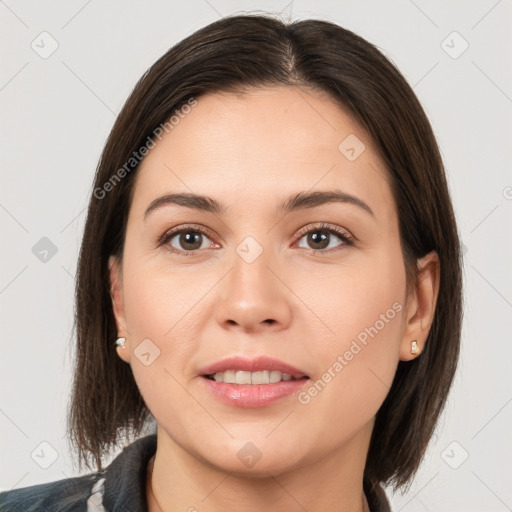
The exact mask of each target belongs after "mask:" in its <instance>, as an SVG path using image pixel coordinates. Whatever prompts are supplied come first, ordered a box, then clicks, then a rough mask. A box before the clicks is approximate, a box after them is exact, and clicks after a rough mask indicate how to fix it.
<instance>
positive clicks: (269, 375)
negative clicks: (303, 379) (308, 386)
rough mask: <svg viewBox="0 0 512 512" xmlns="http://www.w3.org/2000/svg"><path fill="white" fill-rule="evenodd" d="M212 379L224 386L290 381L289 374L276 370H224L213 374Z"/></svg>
mask: <svg viewBox="0 0 512 512" xmlns="http://www.w3.org/2000/svg"><path fill="white" fill-rule="evenodd" d="M213 379H214V380H215V381H217V382H225V383H226V384H273V383H275V382H281V381H288V380H292V379H293V377H292V376H291V375H290V374H289V373H282V372H279V371H277V370H271V371H270V370H263V371H260V372H245V371H241V370H226V371H225V372H217V373H214V374H213Z"/></svg>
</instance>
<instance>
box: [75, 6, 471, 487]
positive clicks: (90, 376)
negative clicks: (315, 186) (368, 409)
mask: <svg viewBox="0 0 512 512" xmlns="http://www.w3.org/2000/svg"><path fill="white" fill-rule="evenodd" d="M272 85H285V86H298V87H307V88H312V89H315V90H318V91H322V92H325V93H327V94H328V95H329V96H330V97H331V98H333V99H334V100H335V101H337V102H338V104H339V105H340V106H341V107H343V108H345V109H348V112H349V113H350V114H351V115H352V116H353V118H354V119H355V120H356V121H357V122H359V124H360V125H361V126H362V127H363V128H364V129H365V130H366V131H367V133H368V134H369V136H370V137H371V139H372V141H373V143H374V146H375V148H376V149H377V151H378V152H379V153H380V156H381V158H382V160H383V162H384V163H385V165H386V167H387V169H388V172H389V176H390V184H391V188H392V191H393V195H394V198H395V201H396V206H397V209H398V216H399V228H400V235H401V244H402V248H403V255H404V261H405V264H406V269H407V276H408V284H409V285H410V284H411V281H412V282H413V283H414V281H415V279H416V278H417V269H416V260H417V259H418V258H421V257H422V256H425V255H426V254H427V253H429V252H430V251H433V250H435V251H436V252H437V254H438V256H439V260H440V267H441V273H442V275H441V281H440V288H439V295H438V301H437V308H436V313H435V316H434V320H433V324H432V327H431V330H430V333H429V336H428V339H427V343H426V346H425V349H424V351H423V352H422V354H421V356H420V357H418V358H416V359H415V360H413V361H410V362H402V361H401V362H399V364H398V368H397V372H396V375H395V378H394V381H393V384H392V387H391V390H390V391H389V394H388V395H387V397H386V399H385V401H384V403H383V404H382V406H381V408H380V409H379V411H378V413H377V416H376V422H375V427H374V429H373V435H372V438H371V443H370V448H369V452H368V457H367V461H366V467H365V475H364V479H365V485H376V484H378V483H379V482H383V483H385V484H389V483H393V484H394V485H395V488H396V487H399V486H402V485H404V484H405V483H407V482H408V481H410V480H411V478H412V476H413V475H414V473H415V471H416V470H417V468H418V466H419V464H420V461H421V459H422V458H423V456H424V453H425V450H426V447H427V444H428V442H429V440H430V438H431V436H432V433H433V430H434V428H435V425H436V422H437V420H438V417H439V415H440V413H441V411H442V409H443V407H444V405H445V401H446V398H447V395H448V391H449V389H450V386H451V383H452V380H453V376H454V372H455V368H456V364H457V360H458V355H459V341H460V328H461V317H462V304H461V303H462V295H461V289H462V282H461V260H460V247H459V238H458V233H457V227H456V223H455V218H454V213H453V209H452V205H451V201H450V196H449V192H448V187H447V183H446V178H445V173H444V168H443V163H442V160H441V156H440V153H439V149H438V146H437V143H436V140H435V137H434V134H433V132H432V128H431V126H430V124H429V122H428V119H427V117H426V115H425V113H424V111H423V109H422V107H421V105H420V104H419V102H418V100H417V98H416V96H415V95H414V93H413V91H412V89H411V87H410V86H409V85H408V84H407V82H406V81H405V79H404V78H403V76H402V75H401V74H400V72H399V71H398V70H397V69H396V67H395V66H394V65H393V64H392V63H391V62H390V61H389V60H388V59H386V58H385V57H384V56H383V54H382V53H381V52H380V51H379V50H378V49H377V48H376V47H375V46H373V45H372V44H370V43H369V42H367V41H366V40H364V39H362V38H361V37H359V36H357V35H356V34H354V33H352V32H350V31H348V30H346V29H344V28H341V27H339V26H338V25H335V24H334V23H330V22H327V21H319V20H304V21H294V22H291V23H284V22H282V21H280V20H278V19H276V18H274V17H271V16H260V15H243V16H239V15H237V16H231V17H226V18H223V19H221V20H219V21H217V22H214V23H212V24H210V25H208V26H206V27H204V28H202V29H200V30H199V31H197V32H195V33H194V34H192V35H191V36H189V37H187V38H186V39H184V40H183V41H181V42H179V43H178V44H176V45H175V46H173V47H172V48H171V49H170V50H169V51H167V53H165V54H164V55H163V56H162V57H161V58H160V59H158V61H157V62H155V63H154V64H153V65H152V66H151V67H150V68H149V69H148V71H147V72H146V73H145V74H144V76H143V77H142V78H141V79H140V80H139V82H138V83H137V85H136V86H135V88H134V90H133V92H132V93H131V95H130V97H129V98H128V100H127V101H126V104H125V105H124V107H123V109H122V111H121V112H120V114H119V116H118V118H117V120H116V122H115V124H114V127H113V129H112V131H111V133H110V135H109V137H108V140H107V142H106V145H105V148H104V151H103V153H102V155H101V159H100V162H99V165H98V168H97V170H96V176H95V180H94V185H93V193H92V195H91V200H90V203H89V209H88V213H87V220H86V224H85V231H84V235H83V240H82V246H81V250H80V255H79V261H78V270H77V278H76V294H75V300H76V304H75V308H76V309H75V325H74V328H75V329H76V367H75V373H74V383H73V391H72V397H71V400H70V406H69V414H68V430H69V434H70V442H71V443H72V445H73V444H74V446H76V448H77V449H78V456H79V457H78V458H79V464H80V465H81V462H82V461H83V462H85V464H86V465H87V466H88V467H91V466H90V464H89V460H88V459H89V458H90V457H91V456H92V457H93V458H94V461H95V463H96V466H97V467H98V468H101V467H102V460H101V459H102V457H103V455H104V454H107V453H108V451H109V450H110V448H111V447H115V446H116V444H117V442H118V437H119V436H120V431H121V430H124V431H125V433H126V432H131V433H133V434H135V435H138V434H140V433H141V431H142V429H143V428H144V427H145V426H147V420H148V419H150V418H151V414H150V412H149V411H148V409H147V407H146V405H145V403H144V401H143V399H142V397H141V395H140V392H139V390H138V388H137V385H136V383H135V381H134V378H133V375H132V372H131V368H130V366H129V365H127V364H126V363H124V362H123V361H122V360H121V359H120V358H119V357H118V355H117V353H116V351H115V348H114V345H113V342H114V340H115V339H116V337H117V330H116V323H115V319H114V315H113V309H112V300H111V295H110V290H109V276H108V258H109V256H110V255H116V256H117V257H118V258H119V259H121V257H122V252H123V245H124V237H125V231H126V223H127V218H128V211H129V208H130V204H131V197H132V194H133V188H134V186H133V184H134V178H135V176H136V172H137V169H138V164H139V162H138V161H135V159H133V158H131V156H132V155H133V153H134V152H136V151H137V150H139V149H140V148H141V147H142V146H143V145H144V144H145V143H146V141H147V140H150V139H151V140H152V137H154V130H155V128H157V127H158V126H159V125H161V124H163V123H165V122H166V121H167V120H168V119H169V118H170V116H171V115H172V114H173V112H175V111H176V110H177V109H178V108H179V107H180V106H183V105H184V104H185V103H186V102H187V101H189V100H191V98H198V97H200V96H201V95H202V94H205V93H208V92H217V91H224V92H238V91H241V90H243V89H245V88H248V87H265V86H272ZM148 137H149V139H148ZM127 163H129V165H127ZM121 168H123V169H125V172H124V173H122V175H123V178H122V179H116V181H113V177H114V174H115V173H116V171H117V170H118V169H121ZM118 176H121V174H120V173H118ZM109 180H110V181H109ZM107 182H108V183H110V186H108V187H107V186H105V185H106V184H107ZM107 190H108V193H107Z"/></svg>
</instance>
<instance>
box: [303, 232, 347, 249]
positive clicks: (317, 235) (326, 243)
mask: <svg viewBox="0 0 512 512" xmlns="http://www.w3.org/2000/svg"><path fill="white" fill-rule="evenodd" d="M333 235H334V238H337V239H338V240H340V241H341V243H340V244H337V245H336V244H335V245H334V247H339V246H343V245H351V243H352V241H351V238H350V237H349V235H348V234H346V233H343V232H341V231H338V230H337V229H334V228H330V227H317V228H313V229H310V230H309V231H306V232H305V233H303V234H302V235H301V236H300V238H299V241H300V240H302V239H303V238H306V243H308V244H310V247H303V248H304V249H312V250H313V251H323V250H324V249H332V248H333V246H332V245H331V242H332V241H333ZM311 245H312V247H311ZM299 247H300V246H299Z"/></svg>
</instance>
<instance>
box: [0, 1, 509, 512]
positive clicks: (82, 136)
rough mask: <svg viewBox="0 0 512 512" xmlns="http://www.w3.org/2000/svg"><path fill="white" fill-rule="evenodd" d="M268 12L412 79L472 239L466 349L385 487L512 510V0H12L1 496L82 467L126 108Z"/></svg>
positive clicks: (425, 502) (6, 73) (429, 500)
mask: <svg viewBox="0 0 512 512" xmlns="http://www.w3.org/2000/svg"><path fill="white" fill-rule="evenodd" d="M261 11H265V12H272V13H281V17H282V18H284V19H289V18H292V19H304V18H316V19H325V20H330V21H333V22H335V23H338V24H340V25H341V26H343V27H346V28H348V29H350V30H352V31H354V32H356V33H358V34H360V35H361V36H363V37H365V38H366V39H368V40H369V41H371V42H372V43H374V44H376V45H377V46H378V47H379V48H380V49H381V50H382V51H383V52H384V53H385V54H386V55H387V56H388V57H389V58H391V59H392V60H393V62H395V64H396V65H397V66H398V67H399V69H400V70H401V71H402V73H403V74H404V75H405V77H406V78H407V80H408V81H409V82H410V84H411V85H412V86H413V87H414V90H415V92H416V94H417V95H418V97H419V99H420V101H421V102H422V104H423V106H424V108H425V110H426V112H427V114H428V116H429V118H430V120H431V122H432V125H433V128H434V130H435V133H436V135H437V138H438V141H439V144H440V147H441V150H442V154H443V158H444V161H445V165H446V169H447V174H448V180H449V185H450V190H451V193H452V197H453V202H454V206H455V210H456V215H457V220H458V224H459V229H460V233H461V238H462V241H463V243H464V279H465V319H464V326H463V344H462V354H461V360H460V367H459V370H458V373H457V376H456V381H455V385H454V388H453V391H452V393H451V395H450V399H449V403H448V406H447V408H446V411H445V414H444V415H443V417H442V420H441V422H440V423H439V427H438V429H437V432H436V435H435V436H434V438H433V440H432V442H431V444H430V446H429V450H428V454H427V456H426V459H425V461H424V463H423V465H422V467H421V470H420V471H419V473H418V475H417V477H416V479H415V481H414V483H413V485H412V487H411V489H410V490H409V492H408V493H407V494H406V495H401V494H400V493H397V494H395V495H392V493H391V492H390V491H389V495H390V497H391V501H392V504H393V510H395V511H404V512H425V511H436V512H444V511H465V512H468V511H479V512H482V511H486V512H494V511H495V512H501V511H505V510H512V486H511V485H510V482H512V436H510V431H511V428H510V427H511V423H512V422H511V419H512V386H511V372H510V365H511V361H512V358H511V355H512V343H511V341H512V340H511V328H512V322H511V319H512V276H511V272H510V262H511V261H512V247H511V245H512V244H511V234H512V229H511V228H512V174H511V168H512V167H511V164H512V151H511V145H512V122H511V119H512V68H511V65H510V63H511V62H512V30H511V29H512V26H511V25H512V24H511V21H512V2H511V1H510V0H500V1H496V0H478V1H471V2H468V1H462V0H461V1H435V2H434V1H423V0H414V1H413V0H397V1H378V0H375V1H348V0H341V1H314V2H313V1H294V2H290V3H288V2H287V1H286V0H285V1H282V2H281V1H275V2H270V1H266V2H265V1H239V2H235V1H225V0H208V1H206V0H204V1H203V0H190V1H187V2H170V1H126V0H125V1H120V0H118V1H109V2H100V1H99V0H88V1H87V0H72V1H69V0H68V1H46V2H37V1H15V0H5V1H1V2H0V17H1V24H2V28H1V31H0V52H1V76H0V108H1V119H2V122H1V125H0V126H1V127H0V129H1V140H2V151H1V153H0V169H1V172H2V185H1V189H0V221H1V230H2V231H1V240H2V242H3V250H2V252H1V254H2V260H1V262H2V263H1V265H0V315H1V337H0V342H1V359H0V379H1V380H0V393H1V394H0V432H1V440H0V488H1V490H8V489H12V488H19V487H25V486H29V485H34V484H38V483H44V482H49V481H53V480H58V479H62V478H66V477H70V476H76V475H78V472H77V471H76V470H75V469H74V467H73V465H72V462H71V460H72V457H73V455H72V454H70V453H69V452H68V445H67V442H66V432H65V426H66V424H65V419H66V407H67V404H68V399H69V393H70V386H71V369H72V355H73V351H72V343H71V328H72V322H73V291H74V284H75V282H74V275H75V272H76V263H77V255H78V250H79V246H80V241H81V235H82V231H83V225H84V221H85V208H86V206H87V203H88V199H89V194H90V192H91V186H92V179H93V175H94V170H95V167H96V165H97V161H98V158H99V156H100V152H101V150H102V147H103V145H104V142H105V139H106V137H107V135H108V133H109V131H110V129H111V127H112V125H113V122H114V120H115V117H116V114H117V113H118V112H119V110H120V109H121V107H122V105H123V103H124V102H125V100H126V98H127V96H128V94H129V93H130V91H131V89H132V87H133V86H134V84H135V82H136V81H137V80H138V79H139V77H140V76H141V75H142V74H143V72H144V71H145V70H146V69H147V68H148V67H149V66H150V65H151V64H152V63H153V62H154V61H155V60H156V59H157V58H158V57H160V56H161V55H162V54H163V53H164V52H165V51H167V49H168V48H169V47H170V46H172V45H173V44H175V43H176V42H178V41H179V40H181V39H182V38H184V37H185V36H188V35H189V34H191V33H192V32H194V31H195V30H197V29H199V28H200V27H203V26H204V25H206V24H208V23H210V22H212V21H215V20H217V19H219V18H220V17H222V16H226V15H229V14H232V13H235V12H238V13H246V12H261ZM44 251H47V252H46V253H45V252H44ZM43 260H44V261H43ZM92 413H93V411H92ZM38 454H39V457H38ZM114 455H115V453H113V454H112V457H113V456H114ZM44 466H47V467H46V468H45V467H44Z"/></svg>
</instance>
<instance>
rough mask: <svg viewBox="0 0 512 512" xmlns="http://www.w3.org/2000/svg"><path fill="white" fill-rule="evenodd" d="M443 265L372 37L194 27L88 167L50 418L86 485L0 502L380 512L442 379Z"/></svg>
mask: <svg viewBox="0 0 512 512" xmlns="http://www.w3.org/2000/svg"><path fill="white" fill-rule="evenodd" d="M460 267H461V264H460V252H459V239H458V233H457V228H456V224H455V220H454V214H453V209H452V205H451V201H450V196H449V192H448V187H447V183H446V179H445V174H444V170H443V164H442V161H441V157H440V154H439V150H438V147H437V144H436V141H435V138H434V135H433V132H432V129H431V127H430V125H429V122H428V120H427V118H426V116H425V113H424V112H423V110H422V108H421V106H420V104H419V103H418V100H417V98H416V97H415V95H414V93H413V92H412V90H411V88H410V87H409V85H408V84H407V83H406V81H405V79H404V78H403V77H402V76H401V74H400V73H399V72H398V71H397V69H396V68H395V67H394V66H393V65H392V64H391V63H390V62H389V61H388V60H387V59H386V58H385V57H384V56H383V55H382V54H381V53H380V52H379V51H378V50H377V49H376V48H375V47H374V46H373V45H371V44H370V43H368V42H367V41H365V40H364V39H362V38H360V37H359V36H357V35H355V34H353V33H352V32H350V31H348V30H345V29H343V28H341V27H339V26H337V25H335V24H333V23H329V22H325V21H316V20H305V21H296V22H293V23H289V24H285V23H283V22H281V21H278V20H277V19H274V18H271V17H265V16H250V15H249V16H232V17H227V18H223V19H222V20H220V21H218V22H215V23H212V24H211V25H208V26H207V27H205V28H203V29H201V30H199V31H198V32H196V33H195V34H193V35H192V36H190V37H188V38H186V39H185V40H183V41H182V42H180V43H179V44H177V45H176V46H174V47H173V48H171V49H170V50H169V51H168V52H167V53H166V54H165V55H164V56H163V57H161V58H160V59H159V60H158V61H157V62H156V63H155V64H154V65H153V66H152V67H151V68H150V69H149V70H148V72H147V73H146V74H145V75H144V76H143V77H142V79H141V80H140V81H139V83H138V84H137V86H136V87H135V89H134V91H133V92H132V94H131V96H130V97H129V99H128V100H127V102H126V104H125V106H124V108H123V110H122V111H121V113H120V115H119V117H118V119H117V121H116V123H115V125H114V128H113V130H112V132H111V134H110V136H109V138H108V141H107V143H106V146H105V149H104V152H103V154H102V157H101V161H100V164H99V166H98V169H97V172H96V177H95V182H94V187H93V191H92V195H91V199H90V203H89V210H88V216H87V221H86V225H85V232H84V236H83V241H82V248H81V253H80V258H79V265H78V273H77V287H76V329H77V346H76V348H77V358H76V368H75V380H74V387H73V395H72V400H71V402H70V409H69V433H70V440H71V441H72V443H73V445H74V446H76V448H77V450H78V460H79V462H80V464H81V463H82V462H83V463H85V464H86V466H88V467H89V468H92V466H91V464H90V461H91V459H92V460H93V462H94V465H95V466H96V467H95V472H94V473H90V474H88V475H85V476H81V477H76V478H71V479H67V480H61V481H58V482H51V483H48V484H42V485H38V486H32V487H27V488H24V489H17V490H14V491H10V492H7V493H3V494H2V495H1V501H0V503H1V504H2V507H3V508H2V510H6V511H11V510H29V509H30V510H32V509H34V510H36V509H38V510H70V511H71V510H106V511H118V510H119V511H121V510H123V511H125V510H130V511H132V510H133V511H139V510H149V511H150V512H154V511H162V512H174V511H178V510H188V511H195V510H198V511H218V510H243V511H247V512H249V511H256V510H263V509H265V510H266V511H267V512H268V511H273V510H287V511H295V510H297V511H298V510H310V511H316V510H322V511H330V510H332V511H334V510H347V511H348V510H350V511H368V510H370V511H372V512H373V511H385V510H390V508H389V503H388V501H387V498H386V495H385V494H384V491H383V485H393V486H394V487H395V488H399V487H402V486H405V485H406V484H407V483H409V482H410V481H411V479H412V477H413V476H414V474H415V472H416V470H417V468H418V466H419V464H420V462H421V459H422V457H423V455H424V453H425V449H426V446H427V444H428V441H429V439H430V437H431V435H432V432H433V429H434V427H435V425H436V422H437V419H438V417H439V414H440V413H441V411H442V409H443V406H444V404H445V401H446V398H447V394H448V391H449V389H450V385H451V382H452V379H453V375H454V371H455V368H456V364H457V359H458V353H459V339H460V325H461V268H460ZM152 420H154V421H155V422H156V430H155V432H154V433H151V434H150V435H146V436H144V437H140V434H141V432H143V430H144V428H147V427H148V425H150V422H151V421H152ZM125 434H126V435H128V436H129V435H133V436H134V437H139V439H137V440H136V441H133V442H132V443H131V444H130V445H129V446H128V447H126V448H125V450H124V451H123V452H122V453H121V454H120V455H118V456H117V458H115V459H114V461H113V462H112V463H111V464H110V465H109V466H108V467H106V468H105V467H103V464H102V458H103V457H104V456H105V455H108V452H109V450H110V449H111V448H112V447H115V446H118V444H119V441H122V440H123V439H124V435H125ZM31 507H32V508H31ZM38 507H39V508H38Z"/></svg>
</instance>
